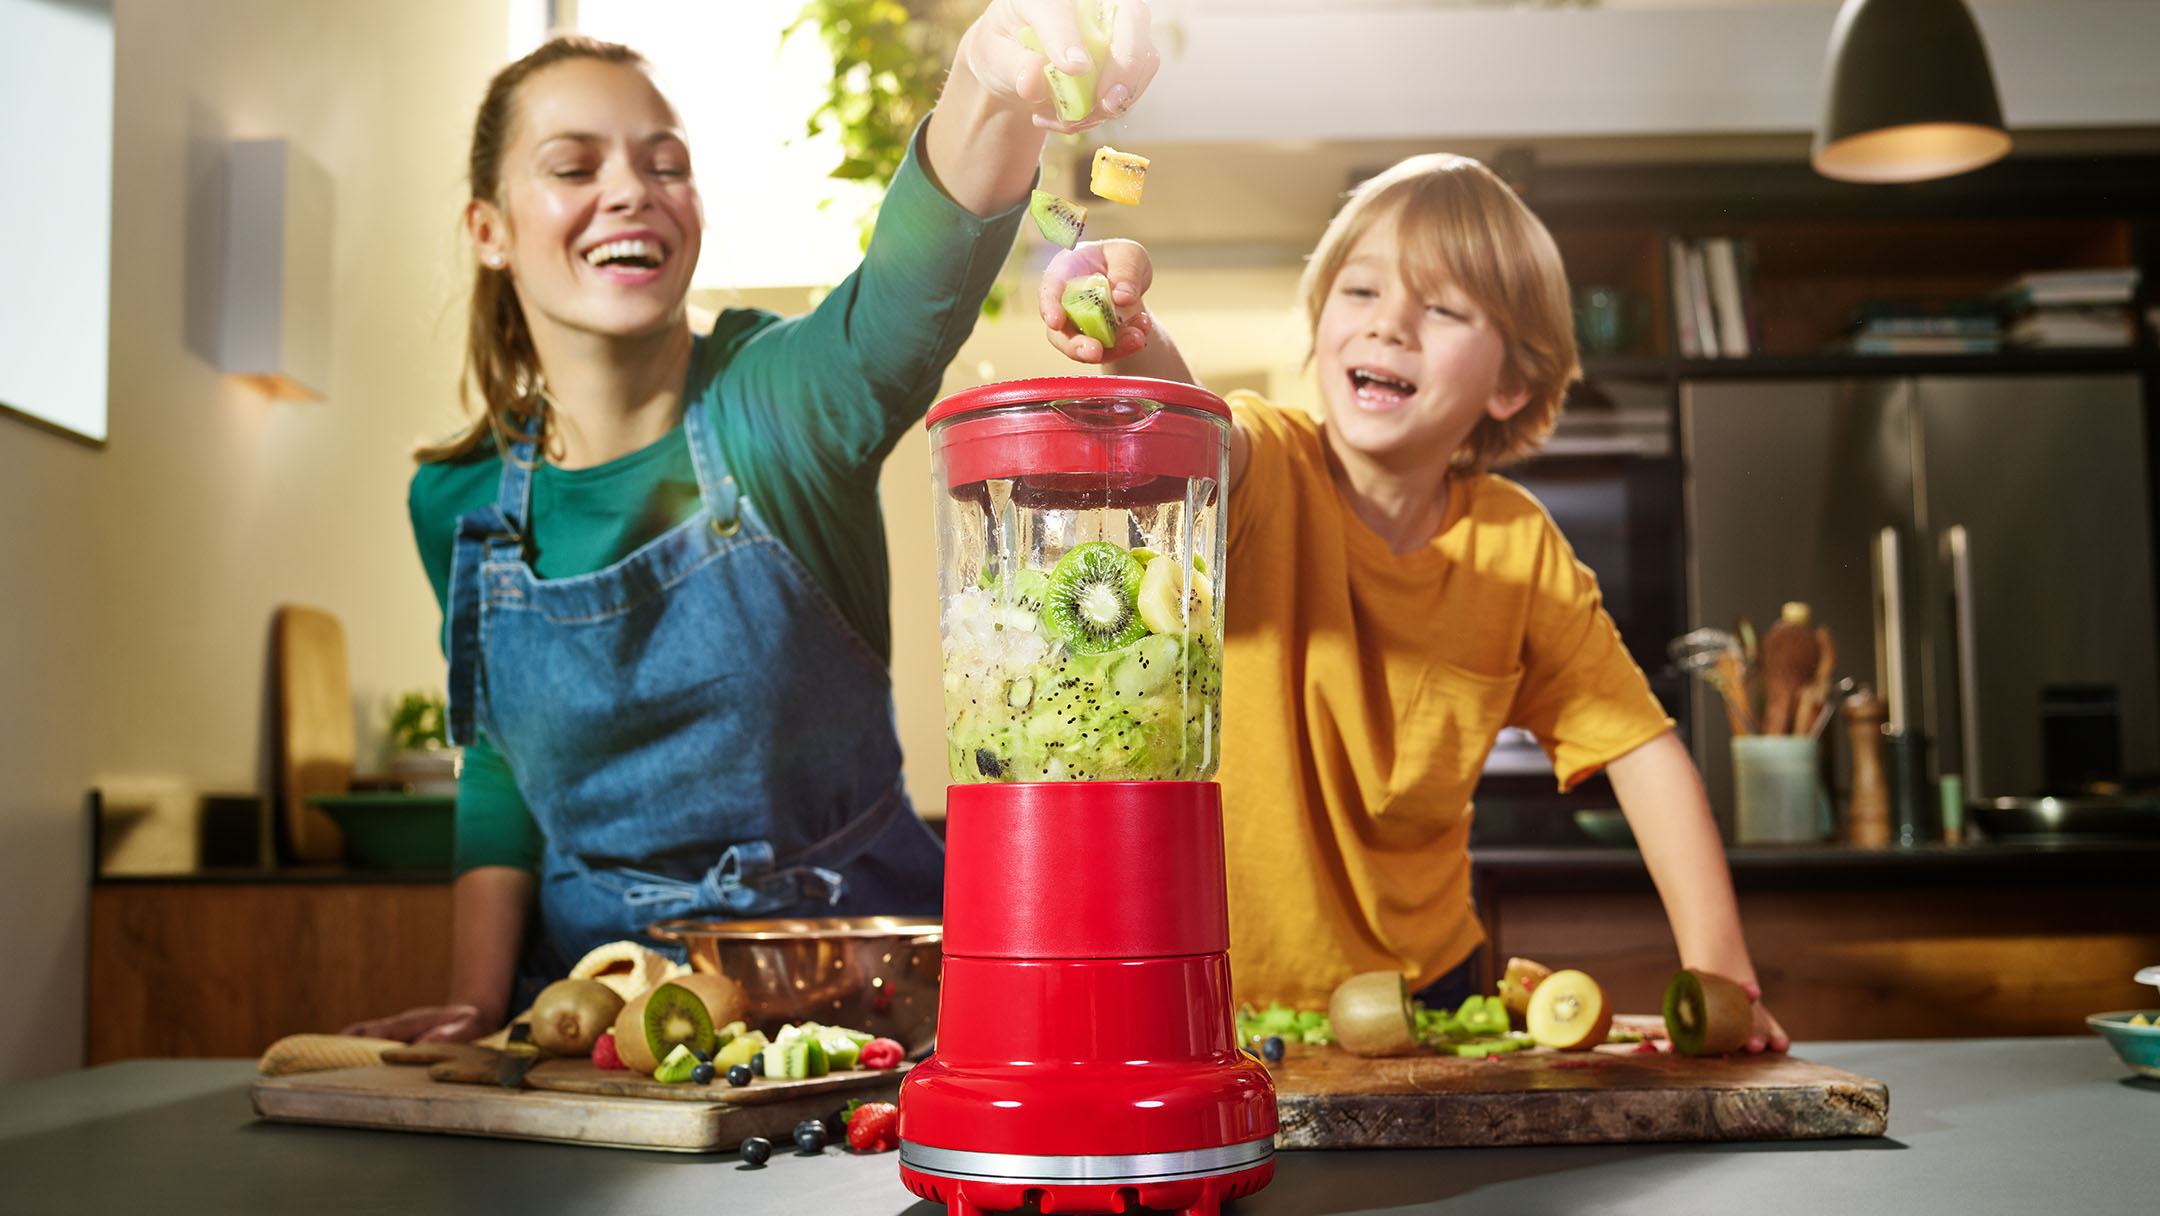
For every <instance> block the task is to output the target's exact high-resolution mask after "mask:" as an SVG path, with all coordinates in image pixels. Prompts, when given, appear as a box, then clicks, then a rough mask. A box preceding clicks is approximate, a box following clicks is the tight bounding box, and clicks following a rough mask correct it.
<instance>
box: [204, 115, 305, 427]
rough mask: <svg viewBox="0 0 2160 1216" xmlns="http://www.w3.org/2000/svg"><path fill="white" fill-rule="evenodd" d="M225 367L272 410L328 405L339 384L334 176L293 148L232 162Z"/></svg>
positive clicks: (248, 146)
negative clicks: (333, 328) (335, 367)
mask: <svg viewBox="0 0 2160 1216" xmlns="http://www.w3.org/2000/svg"><path fill="white" fill-rule="evenodd" d="M225 172H226V177H225V191H226V192H225V231H224V240H223V246H224V265H223V267H222V268H221V273H222V276H223V282H222V284H221V290H220V293H219V295H220V304H219V325H218V335H217V367H218V370H219V371H221V372H224V373H225V374H227V375H229V376H237V377H239V378H241V379H243V380H246V381H247V382H248V383H250V384H253V385H254V386H255V387H256V388H258V389H260V390H261V391H262V392H263V393H264V394H266V395H268V396H269V397H270V398H272V399H273V400H279V401H320V400H322V396H323V391H324V390H325V389H326V388H328V387H329V384H330V376H329V366H330V176H329V174H327V173H325V172H324V171H323V169H322V167H321V166H320V165H317V164H316V163H315V162H313V161H311V160H309V159H308V158H307V157H306V156H304V155H302V154H301V153H300V152H299V151H298V150H296V149H295V148H293V146H292V144H291V143H290V142H289V141H286V140H282V139H244V140H236V141H234V142H233V143H232V144H231V145H229V146H228V148H227V150H226V158H225Z"/></svg>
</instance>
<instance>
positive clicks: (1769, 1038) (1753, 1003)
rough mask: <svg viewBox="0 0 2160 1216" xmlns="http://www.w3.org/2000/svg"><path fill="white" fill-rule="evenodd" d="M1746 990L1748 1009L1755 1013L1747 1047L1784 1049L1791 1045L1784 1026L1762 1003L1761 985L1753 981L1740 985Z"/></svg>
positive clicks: (1772, 1049)
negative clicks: (1753, 1025) (1753, 1026)
mask: <svg viewBox="0 0 2160 1216" xmlns="http://www.w3.org/2000/svg"><path fill="white" fill-rule="evenodd" d="M1740 987H1741V988H1742V989H1744V990H1746V992H1747V996H1748V1009H1749V1010H1750V1011H1751V1012H1753V1013H1754V1015H1755V1029H1754V1031H1753V1032H1752V1033H1751V1034H1749V1035H1748V1041H1747V1049H1748V1050H1749V1051H1751V1052H1754V1051H1784V1050H1785V1049H1787V1048H1789V1047H1791V1046H1792V1039H1790V1038H1789V1037H1787V1036H1786V1034H1785V1028H1784V1027H1783V1026H1780V1025H1778V1020H1777V1017H1776V1016H1775V1015H1773V1014H1772V1013H1771V1012H1770V1010H1769V1008H1768V1007H1767V1006H1765V1005H1764V1004H1763V1003H1762V985H1761V984H1758V983H1755V982H1753V981H1752V980H1751V981H1749V982H1748V983H1745V984H1742V985H1740Z"/></svg>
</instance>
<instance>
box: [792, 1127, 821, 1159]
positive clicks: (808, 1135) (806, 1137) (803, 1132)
mask: <svg viewBox="0 0 2160 1216" xmlns="http://www.w3.org/2000/svg"><path fill="white" fill-rule="evenodd" d="M825 1144H826V1137H825V1124H824V1121H823V1120H819V1119H805V1120H803V1121H802V1122H800V1123H798V1124H796V1125H795V1147H796V1148H799V1149H801V1150H802V1151H804V1152H806V1153H822V1152H824V1151H825Z"/></svg>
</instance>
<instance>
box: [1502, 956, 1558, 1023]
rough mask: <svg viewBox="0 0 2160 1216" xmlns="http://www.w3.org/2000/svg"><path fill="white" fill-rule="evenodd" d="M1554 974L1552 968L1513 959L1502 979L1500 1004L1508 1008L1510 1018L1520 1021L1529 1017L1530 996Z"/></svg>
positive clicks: (1527, 960)
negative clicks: (1546, 978) (1547, 977)
mask: <svg viewBox="0 0 2160 1216" xmlns="http://www.w3.org/2000/svg"><path fill="white" fill-rule="evenodd" d="M1551 974H1552V968H1550V967H1548V966H1546V965H1545V964H1543V963H1538V962H1532V961H1531V960H1529V959H1526V958H1511V959H1509V960H1508V961H1507V971H1506V973H1505V974H1503V975H1501V977H1500V1003H1501V1004H1502V1005H1505V1006H1507V1011H1508V1016H1510V1017H1513V1018H1515V1019H1516V1020H1518V1021H1520V1020H1521V1019H1523V1018H1525V1017H1527V1016H1529V1013H1530V994H1531V993H1532V992H1533V991H1535V990H1536V989H1537V986H1538V985H1539V984H1540V983H1543V982H1544V979H1545V977H1546V976H1548V975H1551Z"/></svg>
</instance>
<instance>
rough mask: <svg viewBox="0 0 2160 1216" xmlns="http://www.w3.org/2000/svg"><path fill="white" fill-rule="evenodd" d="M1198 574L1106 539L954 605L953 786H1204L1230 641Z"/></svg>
mask: <svg viewBox="0 0 2160 1216" xmlns="http://www.w3.org/2000/svg"><path fill="white" fill-rule="evenodd" d="M1214 600H1215V596H1214V586H1213V584H1212V583H1211V582H1210V581H1209V579H1208V576H1207V575H1206V574H1204V573H1202V572H1200V571H1199V570H1197V569H1193V570H1188V569H1187V568H1186V567H1185V566H1184V565H1183V564H1182V563H1181V562H1179V561H1178V559H1176V558H1174V557H1169V556H1158V555H1156V554H1154V553H1151V552H1149V551H1147V550H1145V549H1127V548H1125V547H1123V546H1121V545H1115V544H1111V543H1109V542H1106V541H1090V542H1087V543H1085V544H1080V545H1076V546H1074V547H1073V548H1072V549H1071V550H1069V551H1067V552H1066V553H1065V555H1064V556H1063V557H1061V558H1059V559H1058V561H1057V563H1056V565H1054V566H1052V567H1051V568H1050V569H1048V570H1039V569H1025V570H1020V571H1018V572H1016V573H1014V574H1013V575H1012V576H1011V577H1010V579H1009V582H1008V580H1006V579H1002V578H999V577H997V576H996V575H994V574H993V575H990V576H987V577H986V578H985V579H984V580H983V585H981V586H978V587H972V588H969V589H968V590H966V591H963V592H961V593H960V594H958V595H954V596H951V597H949V598H948V599H947V601H946V604H945V622H944V636H945V656H944V668H945V740H946V763H947V769H948V771H949V772H950V774H951V776H952V779H953V780H954V781H957V782H981V781H1205V780H1207V779H1208V778H1209V777H1212V776H1213V775H1214V773H1215V764H1216V757H1215V754H1214V741H1215V724H1216V721H1217V715H1218V714H1219V713H1220V712H1221V703H1222V702H1221V698H1222V692H1221V689H1222V642H1221V634H1220V630H1219V627H1218V626H1217V623H1216V621H1215V614H1214Z"/></svg>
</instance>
